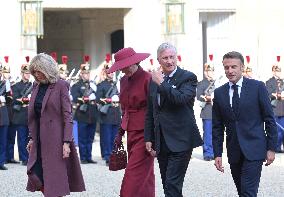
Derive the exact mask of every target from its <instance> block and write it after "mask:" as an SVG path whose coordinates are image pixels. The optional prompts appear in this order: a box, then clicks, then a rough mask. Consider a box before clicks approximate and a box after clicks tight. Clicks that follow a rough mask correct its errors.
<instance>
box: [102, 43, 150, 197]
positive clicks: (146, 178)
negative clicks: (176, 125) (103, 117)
mask: <svg viewBox="0 0 284 197" xmlns="http://www.w3.org/2000/svg"><path fill="white" fill-rule="evenodd" d="M149 55H150V54H148V53H136V52H135V51H134V50H133V49H132V48H124V49H121V50H120V51H118V52H117V53H116V54H115V56H114V58H115V63H114V64H113V65H112V67H111V68H110V69H109V70H108V73H112V72H115V71H118V70H121V71H122V72H123V73H124V74H125V75H124V76H123V77H122V78H121V80H120V104H121V109H122V122H121V128H122V130H120V132H119V135H118V136H117V137H116V140H115V141H116V143H119V141H120V140H121V137H122V136H123V134H124V132H123V130H124V131H127V152H128V163H127V167H126V169H125V174H124V178H123V181H122V185H121V190H120V196H121V197H133V196H135V197H145V196H147V197H154V196H155V176H154V157H152V156H151V155H150V153H148V152H146V147H145V141H144V121H145V112H146V106H147V104H146V101H147V94H148V86H149V82H150V80H151V75H150V74H149V73H148V72H146V71H144V70H143V69H142V68H141V67H140V66H139V62H141V61H142V60H144V59H146V58H147V57H149Z"/></svg>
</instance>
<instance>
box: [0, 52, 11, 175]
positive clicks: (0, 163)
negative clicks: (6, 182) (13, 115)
mask: <svg viewBox="0 0 284 197" xmlns="http://www.w3.org/2000/svg"><path fill="white" fill-rule="evenodd" d="M4 59H5V63H3V65H2V67H1V80H0V170H7V167H6V166H4V163H5V161H6V146H7V133H8V126H9V114H8V108H7V105H6V101H7V102H8V101H9V99H10V98H11V86H10V82H9V79H8V77H9V73H10V68H9V65H8V62H9V57H8V56H5V57H4Z"/></svg>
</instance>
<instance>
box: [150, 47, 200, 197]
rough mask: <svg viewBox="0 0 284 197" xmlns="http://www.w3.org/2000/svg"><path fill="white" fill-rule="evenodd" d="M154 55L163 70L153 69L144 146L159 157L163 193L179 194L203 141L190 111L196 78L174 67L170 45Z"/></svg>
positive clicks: (190, 73)
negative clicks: (191, 160)
mask: <svg viewBox="0 0 284 197" xmlns="http://www.w3.org/2000/svg"><path fill="white" fill-rule="evenodd" d="M157 57H158V62H159V63H160V65H161V69H162V72H163V73H162V72H161V71H154V72H152V81H151V83H150V93H149V96H148V103H147V113H146V121H145V142H146V150H147V151H148V152H149V153H150V154H152V155H153V156H155V155H157V157H158V162H159V167H160V173H161V178H162V183H163V188H164V193H165V196H166V197H169V196H172V197H180V196H182V186H183V181H184V176H185V174H186V170H187V166H188V163H189V160H190V157H191V154H192V150H193V148H195V147H198V146H201V145H202V139H201V136H200V134H199V131H198V128H197V125H196V121H195V117H194V111H193V105H194V100H195V95H196V86H197V78H196V76H195V75H194V74H193V73H192V72H189V71H186V70H183V69H181V68H179V67H177V52H176V48H175V47H174V46H173V45H171V44H169V43H163V44H161V45H160V46H159V48H158V51H157ZM163 75H164V76H163Z"/></svg>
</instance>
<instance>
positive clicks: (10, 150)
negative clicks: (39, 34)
mask: <svg viewBox="0 0 284 197" xmlns="http://www.w3.org/2000/svg"><path fill="white" fill-rule="evenodd" d="M29 60H30V58H29V56H26V63H25V64H23V65H22V66H21V81H19V82H17V83H16V84H15V85H13V86H12V92H13V103H12V118H11V123H10V126H9V133H8V141H7V158H8V160H7V161H8V162H11V161H14V145H15V137H16V132H17V142H18V151H19V159H20V161H22V165H27V162H28V151H27V149H26V146H27V144H28V134H29V130H28V105H29V101H30V96H31V92H32V88H33V84H32V83H31V82H30V81H29V79H30V71H29Z"/></svg>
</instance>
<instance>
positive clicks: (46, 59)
mask: <svg viewBox="0 0 284 197" xmlns="http://www.w3.org/2000/svg"><path fill="white" fill-rule="evenodd" d="M30 72H31V74H32V75H33V76H34V78H35V80H36V83H35V85H34V88H33V92H32V95H31V98H30V104H29V109H28V127H29V132H30V134H29V137H30V141H29V143H28V146H27V149H28V151H29V160H28V164H27V174H28V183H27V190H28V191H31V192H34V191H39V190H41V191H42V192H43V193H44V196H46V197H58V196H65V195H68V194H70V192H81V191H85V184H84V180H83V176H82V172H81V168H80V164H79V160H78V155H77V152H76V148H75V145H74V141H73V136H72V128H73V125H72V122H73V120H72V113H71V102H70V99H69V98H70V97H69V92H68V90H69V85H68V83H67V82H65V81H63V80H60V79H59V72H58V67H57V63H56V62H55V61H54V60H53V58H52V57H51V56H49V55H46V54H43V53H41V54H39V55H37V56H35V57H34V58H33V59H32V61H31V63H30Z"/></svg>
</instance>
